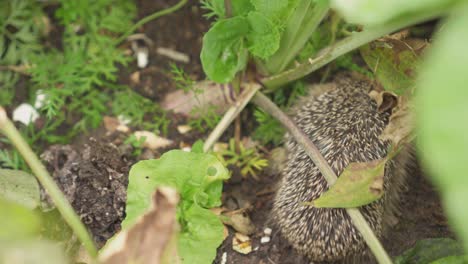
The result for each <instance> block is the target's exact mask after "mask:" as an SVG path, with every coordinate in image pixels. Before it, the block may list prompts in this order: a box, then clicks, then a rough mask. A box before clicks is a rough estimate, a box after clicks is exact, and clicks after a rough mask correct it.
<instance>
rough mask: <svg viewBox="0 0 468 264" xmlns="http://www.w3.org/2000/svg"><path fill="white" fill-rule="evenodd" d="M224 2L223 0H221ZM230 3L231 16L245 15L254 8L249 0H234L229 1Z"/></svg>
mask: <svg viewBox="0 0 468 264" xmlns="http://www.w3.org/2000/svg"><path fill="white" fill-rule="evenodd" d="M222 1H223V2H225V0H222ZM230 2H231V5H232V15H233V16H245V15H247V14H248V13H249V12H250V11H253V10H254V6H253V5H252V4H251V0H235V1H230Z"/></svg>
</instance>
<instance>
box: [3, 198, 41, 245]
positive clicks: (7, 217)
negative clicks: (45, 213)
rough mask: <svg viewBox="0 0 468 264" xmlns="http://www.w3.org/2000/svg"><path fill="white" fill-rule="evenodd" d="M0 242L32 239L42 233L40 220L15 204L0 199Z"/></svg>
mask: <svg viewBox="0 0 468 264" xmlns="http://www.w3.org/2000/svg"><path fill="white" fill-rule="evenodd" d="M0 215H1V216H2V217H0V241H2V240H3V241H5V240H8V241H11V240H21V239H27V238H32V237H34V236H35V235H38V234H39V232H40V223H41V221H40V218H39V216H38V215H36V214H35V213H34V212H33V211H31V210H29V209H28V208H26V207H24V206H22V205H19V204H17V203H15V202H11V201H7V200H4V199H2V198H0Z"/></svg>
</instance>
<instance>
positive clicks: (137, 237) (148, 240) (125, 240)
mask: <svg viewBox="0 0 468 264" xmlns="http://www.w3.org/2000/svg"><path fill="white" fill-rule="evenodd" d="M178 202H179V196H178V195H177V192H176V191H175V190H174V189H172V188H168V187H161V188H158V189H157V190H156V191H155V193H154V194H153V197H152V204H151V206H150V209H149V210H148V211H147V212H146V213H145V214H144V215H142V216H141V217H140V218H139V219H138V220H137V222H136V223H135V224H134V225H133V226H132V227H131V228H130V229H127V230H124V231H121V232H120V233H119V234H118V235H117V236H116V237H115V238H114V239H113V240H111V242H110V243H109V244H108V245H106V247H105V249H104V251H103V252H101V254H100V256H99V260H100V262H101V263H104V264H127V263H140V264H150V263H151V264H159V263H161V264H169V263H170V264H172V263H180V260H179V257H178V256H177V252H176V245H175V244H176V234H177V229H178V225H177V219H176V207H177V203H178Z"/></svg>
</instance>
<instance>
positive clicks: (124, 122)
mask: <svg viewBox="0 0 468 264" xmlns="http://www.w3.org/2000/svg"><path fill="white" fill-rule="evenodd" d="M117 119H118V120H119V122H120V124H121V125H128V124H130V123H131V122H132V119H130V118H128V117H126V116H124V115H119V116H118V117H117Z"/></svg>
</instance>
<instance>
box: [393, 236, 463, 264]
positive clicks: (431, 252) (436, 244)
mask: <svg viewBox="0 0 468 264" xmlns="http://www.w3.org/2000/svg"><path fill="white" fill-rule="evenodd" d="M461 254H463V248H462V247H461V245H460V243H459V242H457V241H455V240H453V239H451V238H431V239H424V240H420V241H418V242H416V244H415V245H414V247H413V248H411V249H408V250H406V251H405V252H404V253H403V254H402V255H400V256H398V257H397V258H396V259H395V264H426V263H430V262H431V261H435V260H439V259H440V258H444V257H447V256H453V255H461ZM440 263H444V262H440ZM445 263H457V262H445Z"/></svg>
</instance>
